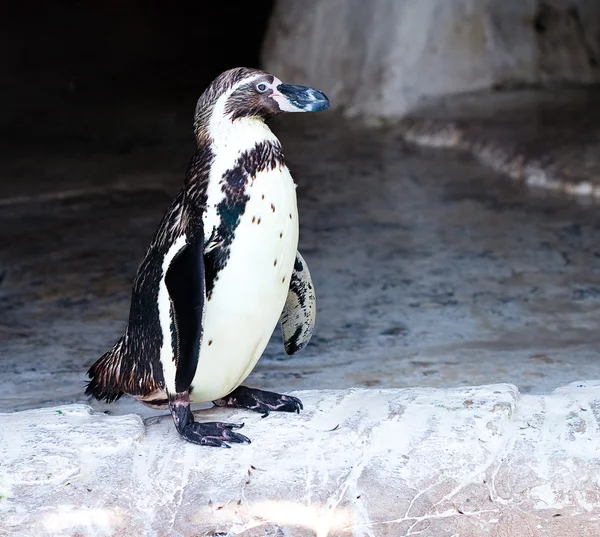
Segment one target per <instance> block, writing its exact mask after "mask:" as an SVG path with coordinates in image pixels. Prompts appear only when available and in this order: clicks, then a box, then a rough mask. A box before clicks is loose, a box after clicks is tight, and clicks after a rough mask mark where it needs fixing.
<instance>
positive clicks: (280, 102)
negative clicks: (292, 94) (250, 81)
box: [269, 77, 304, 112]
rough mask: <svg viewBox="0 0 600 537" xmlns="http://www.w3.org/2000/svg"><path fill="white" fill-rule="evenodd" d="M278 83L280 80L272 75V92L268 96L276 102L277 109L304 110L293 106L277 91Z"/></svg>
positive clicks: (285, 110) (287, 110)
mask: <svg viewBox="0 0 600 537" xmlns="http://www.w3.org/2000/svg"><path fill="white" fill-rule="evenodd" d="M279 84H282V82H281V80H279V79H278V78H277V77H274V78H273V83H272V84H271V89H272V90H273V93H272V94H271V95H270V96H269V97H270V98H271V99H273V100H274V101H275V102H276V103H277V106H279V110H281V111H282V112H304V110H302V109H301V108H297V107H295V106H294V105H293V104H292V103H290V101H288V99H287V98H286V97H285V96H283V95H282V94H281V93H279V92H278V91H277V86H279Z"/></svg>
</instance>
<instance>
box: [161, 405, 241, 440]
mask: <svg viewBox="0 0 600 537" xmlns="http://www.w3.org/2000/svg"><path fill="white" fill-rule="evenodd" d="M169 408H170V409H171V415H172V416H173V421H174V422H175V427H176V428H177V432H179V434H180V435H181V436H182V437H183V438H184V439H185V440H187V441H188V442H191V443H192V444H198V445H200V446H214V447H224V448H229V447H231V446H230V445H229V444H227V443H226V442H236V443H246V444H250V439H249V438H247V437H245V436H244V435H243V434H239V433H236V432H234V431H233V429H241V428H242V427H243V426H244V424H243V423H240V424H238V423H223V422H218V421H217V422H209V423H198V422H197V421H194V415H193V414H192V411H191V409H190V401H189V394H187V393H186V394H177V395H176V396H175V397H170V398H169Z"/></svg>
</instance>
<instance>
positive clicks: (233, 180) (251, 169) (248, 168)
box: [205, 142, 284, 299]
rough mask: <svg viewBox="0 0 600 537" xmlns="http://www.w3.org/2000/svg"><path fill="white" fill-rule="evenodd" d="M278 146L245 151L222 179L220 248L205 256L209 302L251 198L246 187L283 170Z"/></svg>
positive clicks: (257, 145)
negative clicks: (267, 173)
mask: <svg viewBox="0 0 600 537" xmlns="http://www.w3.org/2000/svg"><path fill="white" fill-rule="evenodd" d="M283 165H284V159H283V153H282V151H281V146H280V145H279V144H278V143H273V142H261V143H259V144H256V145H255V146H254V147H253V148H252V149H250V150H248V151H244V152H243V153H242V154H241V155H240V156H239V157H238V159H237V160H236V162H235V164H234V165H233V166H232V167H231V168H230V169H229V170H227V171H226V172H225V173H224V174H223V177H222V179H221V191H222V192H223V194H224V197H223V200H222V201H221V202H220V203H219V204H218V205H217V215H218V217H219V224H218V226H217V228H216V231H215V235H216V236H215V237H214V239H211V240H215V241H216V242H218V243H220V246H219V247H217V248H214V249H213V250H211V251H210V252H208V253H207V254H206V256H205V271H206V294H207V297H208V298H209V299H210V298H211V295H212V291H213V288H214V284H215V281H216V280H217V279H218V274H219V272H220V271H221V270H223V269H224V268H225V266H226V265H227V262H228V261H229V258H230V256H231V244H232V243H233V240H234V239H235V233H236V229H237V227H238V226H239V224H240V220H241V218H242V215H243V214H244V212H245V211H246V205H247V203H248V201H249V199H250V197H249V196H248V195H247V194H246V185H248V183H249V182H250V180H251V179H252V178H253V177H256V175H257V174H259V173H261V172H264V171H269V170H273V169H275V168H276V167H277V166H283Z"/></svg>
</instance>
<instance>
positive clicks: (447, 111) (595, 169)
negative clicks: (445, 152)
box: [400, 88, 600, 198]
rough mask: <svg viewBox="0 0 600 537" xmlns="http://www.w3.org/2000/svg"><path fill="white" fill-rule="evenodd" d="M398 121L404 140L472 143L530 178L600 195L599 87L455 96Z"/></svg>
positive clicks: (497, 164) (509, 171) (497, 163)
mask: <svg viewBox="0 0 600 537" xmlns="http://www.w3.org/2000/svg"><path fill="white" fill-rule="evenodd" d="M400 124H401V128H402V130H403V132H404V138H405V139H406V140H407V141H410V142H414V143H417V144H419V145H424V146H428V147H437V148H440V147H444V148H452V149H460V150H464V151H467V152H469V153H471V154H472V155H473V156H475V158H477V159H478V160H479V161H480V162H481V163H482V164H484V165H486V166H489V167H491V168H492V169H494V170H495V171H498V172H501V173H504V174H506V175H508V176H509V177H511V178H513V179H517V180H519V181H523V182H524V183H526V184H528V185H531V186H535V187H543V188H548V189H551V190H557V191H562V192H565V193H567V194H570V195H579V196H593V197H595V198H599V197H600V96H599V95H598V90H597V88H571V89H563V90H560V91H556V90H555V91H552V92H550V91H539V90H538V91H533V90H520V91H510V92H495V93H491V92H484V93H474V94H468V95H461V96H453V97H448V98H444V99H440V100H439V101H438V102H436V103H433V104H430V105H428V106H425V107H422V108H420V109H418V110H416V111H415V112H413V113H411V114H409V115H408V116H407V117H405V118H404V119H403V120H402V121H401V123H400Z"/></svg>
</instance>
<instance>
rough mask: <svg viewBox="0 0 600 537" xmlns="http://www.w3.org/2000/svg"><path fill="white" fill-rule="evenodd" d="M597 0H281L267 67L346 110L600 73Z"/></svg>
mask: <svg viewBox="0 0 600 537" xmlns="http://www.w3.org/2000/svg"><path fill="white" fill-rule="evenodd" d="M599 15H600V4H598V3H597V2H595V1H594V0H575V1H573V2H565V1H564V0H544V1H529V2H522V1H521V0H511V1H502V2H495V1H489V0H488V1H478V2H473V1H472V0H378V1H377V2H365V1H364V0H306V1H304V2H297V1H296V0H278V1H277V4H276V7H275V11H274V13H273V15H272V19H271V23H270V27H269V31H268V34H267V39H266V40H265V42H264V46H263V63H264V65H265V67H266V68H267V70H270V71H271V72H274V73H277V75H278V76H279V77H280V78H281V79H282V80H283V79H294V80H298V81H305V82H308V83H312V84H314V85H316V86H318V87H319V88H320V89H322V90H324V91H325V92H326V93H327V94H328V96H329V97H330V99H331V102H332V103H333V105H334V106H335V107H337V108H339V109H344V110H345V111H346V112H347V113H349V114H351V115H361V116H365V117H389V116H399V115H403V114H405V113H406V112H408V111H410V110H412V109H413V108H414V107H415V106H416V105H418V104H419V103H420V102H421V101H422V100H423V99H427V98H431V97H437V96H440V95H446V94H454V93H460V92H465V91H474V90H482V89H490V88H496V87H503V86H514V85H524V84H525V85H531V84H551V83H555V82H574V83H593V82H599V81H600V69H598V65H599V63H600V39H598V35H599V32H600V17H599Z"/></svg>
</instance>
